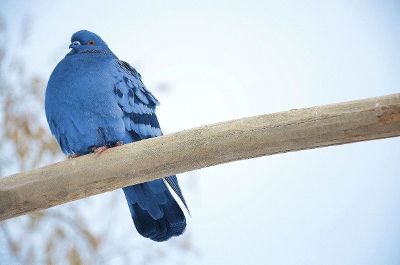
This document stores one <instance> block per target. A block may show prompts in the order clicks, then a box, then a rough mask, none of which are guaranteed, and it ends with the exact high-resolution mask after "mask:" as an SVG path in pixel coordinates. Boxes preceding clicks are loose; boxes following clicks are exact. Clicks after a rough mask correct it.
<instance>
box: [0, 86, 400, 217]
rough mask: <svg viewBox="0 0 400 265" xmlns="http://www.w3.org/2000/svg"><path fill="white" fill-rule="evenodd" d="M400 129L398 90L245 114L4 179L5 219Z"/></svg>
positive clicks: (1, 202) (0, 191)
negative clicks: (187, 174)
mask: <svg viewBox="0 0 400 265" xmlns="http://www.w3.org/2000/svg"><path fill="white" fill-rule="evenodd" d="M399 135H400V94H394V95H389V96H384V97H377V98H370V99H364V100H358V101H351V102H346V103H339V104H332V105H326V106H319V107H313V108H307V109H297V110H290V111H286V112H280V113H274V114H267V115H261V116H256V117H250V118H243V119H239V120H234V121H228V122H222V123H218V124H213V125H206V126H203V127H199V128H194V129H190V130H186V131H182V132H178V133H174V134H170V135H165V136H162V137H158V138H153V139H149V140H144V141H140V142H138V143H133V144H128V145H124V146H121V147H116V148H113V149H110V150H107V151H106V152H104V153H102V154H100V155H87V156H83V157H79V158H75V159H70V160H66V161H63V162H60V163H56V164H53V165H49V166H46V167H43V168H38V169H34V170H31V171H29V172H23V173H19V174H15V175H11V176H8V177H3V178H0V220H4V219H7V218H11V217H14V216H18V215H22V214H26V213H29V212H32V211H35V210H38V209H45V208H49V207H52V206H55V205H59V204H62V203H66V202H69V201H73V200H77V199H81V198H85V197H88V196H91V195H94V194H98V193H103V192H107V191H111V190H114V189H118V188H122V187H124V186H128V185H131V184H137V183H141V182H145V181H149V180H153V179H156V178H161V177H164V176H168V175H172V174H176V173H182V172H186V171H190V170H194V169H198V168H203V167H208V166H212V165H217V164H221V163H227V162H230V161H235V160H241V159H248V158H253V157H259V156H264V155H272V154H277V153H285V152H290V151H297V150H302V149H310V148H317V147H324V146H330V145H338V144H345V143H351V142H358V141H365V140H372V139H380V138H387V137H393V136H399Z"/></svg>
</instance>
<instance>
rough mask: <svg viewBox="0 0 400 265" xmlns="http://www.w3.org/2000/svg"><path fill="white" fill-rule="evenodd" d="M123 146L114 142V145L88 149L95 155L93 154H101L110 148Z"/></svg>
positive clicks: (119, 142) (121, 143) (120, 142)
mask: <svg viewBox="0 0 400 265" xmlns="http://www.w3.org/2000/svg"><path fill="white" fill-rule="evenodd" d="M123 144H124V142H122V141H118V142H115V144H111V145H103V146H100V147H96V146H93V147H92V148H90V151H92V153H95V154H101V153H103V152H104V151H106V150H107V149H109V148H111V147H116V146H121V145H123Z"/></svg>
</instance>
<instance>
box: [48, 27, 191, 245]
mask: <svg viewBox="0 0 400 265" xmlns="http://www.w3.org/2000/svg"><path fill="white" fill-rule="evenodd" d="M69 48H70V51H69V52H68V53H67V54H66V55H65V57H64V58H63V59H62V60H61V61H60V62H59V63H58V64H57V66H56V67H55V68H54V70H53V72H52V73H51V75H50V78H49V81H48V83H47V87H46V93H45V112H46V118H47V122H48V124H49V127H50V131H51V133H52V135H53V136H54V137H55V138H56V140H57V142H58V144H59V146H60V148H61V150H62V151H63V153H64V154H66V155H67V156H68V157H69V158H75V157H78V156H81V155H86V154H89V153H97V154H101V153H102V152H104V151H106V150H107V149H108V148H112V147H115V146H120V145H122V144H127V143H131V142H136V141H140V140H143V139H148V138H152V137H157V136H161V135H162V131H161V129H160V125H159V122H158V119H157V116H156V114H155V110H156V107H157V106H158V105H159V104H160V103H159V101H158V100H157V99H156V97H155V96H154V95H153V94H152V93H151V92H150V91H149V90H148V89H147V88H146V86H145V85H144V84H143V82H142V77H141V75H140V74H139V73H138V72H137V71H136V69H135V68H134V67H132V66H131V65H130V64H129V63H127V62H125V61H122V60H119V59H118V57H117V56H116V55H115V54H114V53H113V52H112V51H111V49H110V48H109V47H108V45H107V44H106V42H105V41H103V39H102V38H101V37H100V36H99V35H97V34H96V33H93V32H91V31H88V30H80V31H77V32H75V33H74V34H73V35H72V37H71V43H70V45H69ZM167 185H169V187H170V189H171V190H172V191H173V192H175V193H176V195H177V197H178V198H179V199H180V200H181V202H182V203H183V205H184V207H185V208H186V210H187V211H188V212H189V209H188V206H187V204H186V201H185V198H184V196H183V194H182V191H181V189H180V187H179V183H178V179H177V177H176V176H175V175H174V176H168V177H165V178H163V179H157V180H153V181H149V182H145V183H142V184H136V185H132V186H128V187H125V188H123V192H124V194H125V198H126V201H127V203H128V206H129V211H130V214H131V217H132V220H133V223H134V225H135V227H136V229H137V231H138V232H139V234H141V235H142V236H143V237H145V238H149V239H151V240H153V241H157V242H162V241H166V240H168V239H170V238H171V237H174V236H179V235H181V234H183V233H184V231H185V228H186V218H185V214H184V213H183V210H182V208H181V207H180V206H179V204H178V202H177V201H176V200H175V198H174V197H173V195H172V193H171V191H170V189H168V187H167Z"/></svg>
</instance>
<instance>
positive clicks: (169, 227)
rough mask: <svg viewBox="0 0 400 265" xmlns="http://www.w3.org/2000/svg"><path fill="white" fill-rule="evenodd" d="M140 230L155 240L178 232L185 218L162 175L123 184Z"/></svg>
mask: <svg viewBox="0 0 400 265" xmlns="http://www.w3.org/2000/svg"><path fill="white" fill-rule="evenodd" d="M123 190H124V193H125V197H126V200H127V202H128V205H129V210H130V212H131V215H132V219H133V222H134V224H135V226H136V229H137V230H138V232H139V234H141V235H142V236H144V237H147V238H150V239H152V240H154V241H165V240H168V239H169V238H171V237H173V236H179V235H181V234H182V233H183V232H184V231H185V228H186V219H185V215H184V214H183V212H182V210H181V208H180V207H179V205H178V203H177V202H176V201H175V199H174V197H172V194H171V192H170V191H169V190H168V188H167V186H166V185H165V183H164V181H163V180H161V179H157V180H153V181H150V182H146V183H142V184H137V185H133V186H128V187H125V188H123Z"/></svg>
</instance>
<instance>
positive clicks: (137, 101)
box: [114, 60, 189, 211]
mask: <svg viewBox="0 0 400 265" xmlns="http://www.w3.org/2000/svg"><path fill="white" fill-rule="evenodd" d="M117 70H118V74H117V76H116V80H117V82H116V83H115V85H114V94H115V97H116V99H117V101H118V105H119V106H120V108H121V109H122V112H123V119H124V124H125V128H126V130H127V131H129V133H130V134H131V136H132V137H133V139H134V140H135V141H140V140H142V139H146V138H151V137H157V136H160V135H162V132H161V129H160V124H159V123H158V120H157V116H156V114H155V109H156V106H158V105H160V103H159V102H158V100H157V99H156V97H155V96H154V95H153V94H151V92H150V91H148V90H147V89H146V87H145V86H144V84H143V82H142V78H141V76H140V74H139V73H138V72H137V71H136V70H135V68H133V67H132V66H131V65H129V64H128V63H127V62H124V61H121V60H117ZM164 180H165V182H167V183H168V185H169V186H170V187H171V188H172V190H173V191H174V192H175V193H176V194H177V195H178V197H179V198H180V199H181V201H182V202H183V204H184V205H185V207H186V209H187V210H188V211H189V209H188V207H187V204H186V201H185V198H184V197H183V194H182V191H181V189H180V188H179V184H178V179H177V178H176V176H169V177H166V178H165V179H164Z"/></svg>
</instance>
